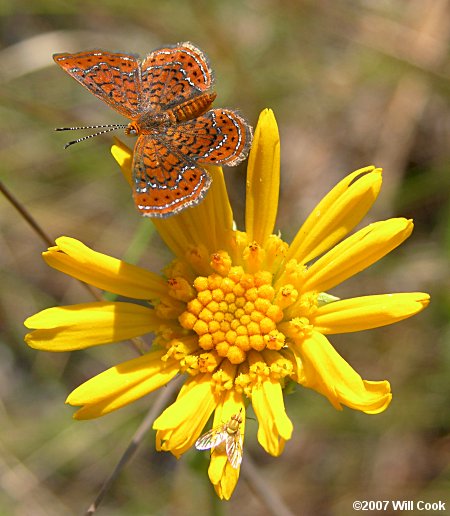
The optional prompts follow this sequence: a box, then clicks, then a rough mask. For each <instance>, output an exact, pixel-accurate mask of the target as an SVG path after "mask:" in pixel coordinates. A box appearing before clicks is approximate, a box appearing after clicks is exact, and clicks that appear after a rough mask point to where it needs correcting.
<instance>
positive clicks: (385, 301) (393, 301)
mask: <svg viewBox="0 0 450 516" xmlns="http://www.w3.org/2000/svg"><path fill="white" fill-rule="evenodd" d="M429 302H430V296H429V295H428V294H424V293H423V292H410V293H401V294H381V295H375V296H363V297H355V298H352V299H344V300H342V301H336V302H334V303H329V304H327V305H324V306H321V307H320V308H318V310H317V312H315V314H314V319H312V320H311V322H312V324H314V328H315V329H316V331H318V332H320V333H323V334H333V333H349V332H354V331H362V330H368V329H370V328H378V327H380V326H386V325H387V324H393V323H395V322H398V321H401V320H402V319H406V318H407V317H411V316H412V315H415V314H417V313H418V312H420V311H422V310H423V309H424V308H425V307H427V306H428V304H429Z"/></svg>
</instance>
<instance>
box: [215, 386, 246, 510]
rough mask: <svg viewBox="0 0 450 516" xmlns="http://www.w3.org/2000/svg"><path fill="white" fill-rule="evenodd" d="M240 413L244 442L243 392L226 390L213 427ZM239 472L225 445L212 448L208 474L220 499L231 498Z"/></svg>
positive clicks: (216, 411)
mask: <svg viewBox="0 0 450 516" xmlns="http://www.w3.org/2000/svg"><path fill="white" fill-rule="evenodd" d="M239 413H240V414H241V417H242V423H241V426H240V428H239V431H240V434H241V436H242V444H243V442H244V434H245V405H244V401H243V397H242V394H240V393H237V392H236V391H235V390H228V391H226V392H225V395H224V397H223V399H222V400H221V401H220V402H219V404H218V405H217V408H216V410H215V412H214V421H213V428H215V427H216V426H219V425H221V424H223V423H224V422H226V421H229V420H230V419H231V417H232V416H233V415H235V414H239ZM239 472H240V467H239V468H233V467H232V465H231V464H230V461H229V460H228V458H227V454H226V451H225V449H224V447H223V446H219V447H217V448H215V449H213V450H212V452H211V462H210V465H209V468H208V476H209V479H210V481H211V483H212V484H213V486H214V489H215V490H216V493H217V494H218V496H219V498H220V499H222V500H229V499H230V497H231V495H232V494H233V491H234V488H235V487H236V484H237V481H238V479H239Z"/></svg>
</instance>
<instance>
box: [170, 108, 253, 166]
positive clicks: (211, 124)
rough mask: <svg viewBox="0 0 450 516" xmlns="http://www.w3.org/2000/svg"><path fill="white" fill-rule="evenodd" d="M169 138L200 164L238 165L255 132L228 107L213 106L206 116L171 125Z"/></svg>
mask: <svg viewBox="0 0 450 516" xmlns="http://www.w3.org/2000/svg"><path fill="white" fill-rule="evenodd" d="M166 137H167V138H168V139H169V140H170V145H171V146H173V147H174V148H176V149H177V150H178V151H179V152H180V153H182V154H184V155H186V156H188V157H189V158H190V159H193V160H196V161H197V162H198V163H201V164H205V165H207V164H216V165H236V164H238V163H239V162H240V161H242V160H243V159H244V158H245V157H246V155H247V153H248V150H249V148H250V144H251V138H252V131H251V127H250V126H249V125H248V124H247V122H246V121H245V120H244V119H243V118H242V117H241V116H239V115H238V114H237V113H235V112H234V111H230V110H229V109H211V110H210V111H208V112H206V113H204V114H203V115H200V116H198V117H197V118H194V119H193V120H189V121H187V122H183V123H181V124H179V125H177V126H173V127H169V128H168V129H167V131H166Z"/></svg>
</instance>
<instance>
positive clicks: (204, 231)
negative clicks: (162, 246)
mask: <svg viewBox="0 0 450 516" xmlns="http://www.w3.org/2000/svg"><path fill="white" fill-rule="evenodd" d="M203 168H205V169H206V170H207V171H208V173H209V174H210V175H211V178H212V184H211V187H210V189H209V191H208V193H207V194H206V197H205V199H204V200H203V201H202V202H201V203H200V204H198V205H197V206H194V207H192V208H188V209H186V210H184V211H183V212H181V213H180V214H178V215H174V216H173V217H168V218H167V219H153V223H154V225H155V227H156V229H157V230H158V233H159V234H160V235H161V237H162V239H163V240H164V242H165V243H166V244H167V246H168V247H169V248H170V249H171V250H172V251H173V253H174V254H175V255H176V256H178V257H179V258H184V257H185V255H186V252H187V251H188V250H189V249H191V248H192V247H193V246H199V245H203V246H206V248H207V249H208V252H209V253H213V252H215V251H217V250H218V249H225V250H227V247H229V246H228V245H227V246H225V244H226V237H227V235H228V232H230V231H231V230H232V227H233V212H232V210H231V205H230V201H229V199H228V194H227V190H226V186H225V181H224V178H223V172H222V169H221V168H220V167H206V166H205V167H203Z"/></svg>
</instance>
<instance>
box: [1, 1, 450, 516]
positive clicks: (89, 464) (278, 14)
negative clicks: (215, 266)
mask: <svg viewBox="0 0 450 516" xmlns="http://www.w3.org/2000/svg"><path fill="white" fill-rule="evenodd" d="M0 24H1V26H0V27H1V28H0V42H1V48H2V50H0V134H1V140H0V142H1V143H0V161H1V166H0V170H1V179H2V181H3V182H4V184H5V185H6V186H7V187H8V189H9V190H10V191H11V192H13V193H14V195H15V196H16V197H17V198H18V199H19V200H20V202H21V203H22V204H23V205H24V206H25V207H26V208H27V209H28V210H29V212H30V213H31V214H32V215H33V216H34V217H35V218H36V220H37V221H38V222H39V224H40V225H42V227H44V228H45V230H46V232H47V233H48V234H49V235H50V237H51V238H55V237H57V236H59V235H61V234H65V235H69V236H73V237H76V238H79V239H80V240H82V241H84V242H85V243H86V244H88V245H91V246H94V247H95V248H96V249H97V250H99V251H102V252H105V253H108V254H111V255H113V256H117V257H123V256H124V255H125V254H126V253H129V252H131V251H133V252H135V253H136V252H138V251H136V250H135V247H134V246H135V245H136V243H134V244H132V242H133V238H134V237H133V235H138V237H136V239H135V240H137V241H138V242H142V241H143V242H144V244H145V245H144V250H143V252H142V254H141V256H140V263H142V264H144V265H145V266H148V267H149V268H150V269H152V270H155V271H158V270H159V269H160V267H161V266H162V264H164V263H165V261H166V260H167V258H168V256H169V255H168V252H167V250H165V248H164V246H163V245H162V244H161V242H160V241H159V239H158V237H157V236H156V235H155V234H153V233H152V232H151V230H150V224H149V225H146V226H145V227H144V228H142V223H141V221H140V220H139V218H138V215H137V213H136V212H135V210H134V207H133V206H132V202H131V200H130V193H129V191H128V188H127V185H126V183H125V182H124V180H123V178H122V177H121V176H120V174H119V173H118V169H117V167H116V165H115V164H114V162H113V160H112V157H111V156H110V153H109V148H108V146H109V144H110V141H111V140H110V138H109V137H107V136H105V137H100V138H98V139H96V140H94V141H90V142H86V143H83V144H80V145H77V146H75V147H73V148H70V149H69V150H67V151H64V150H63V148H62V147H63V144H64V143H65V141H66V140H65V135H64V134H62V133H54V132H53V128H54V127H57V126H65V125H69V124H73V125H76V124H84V123H94V124H95V123H107V122H111V123H113V122H119V121H120V117H118V116H117V115H116V114H115V113H113V112H112V111H111V110H109V109H108V108H107V107H105V106H103V105H101V103H100V102H99V101H97V100H96V99H95V98H94V97H93V96H92V95H89V94H88V93H87V92H86V91H84V90H83V89H82V88H81V87H79V86H78V85H77V84H76V83H75V82H74V81H72V80H70V79H69V78H68V77H67V76H66V75H65V74H63V73H62V72H61V70H60V69H59V68H58V67H57V66H55V65H54V64H53V62H52V61H51V54H52V53H54V52H63V51H78V50H81V49H87V48H94V47H100V48H104V49H108V50H121V51H130V52H136V53H139V54H141V55H142V54H145V53H146V52H148V51H150V50H151V49H153V48H156V47H158V46H160V45H162V44H166V43H175V42H177V41H186V40H190V41H193V42H194V43H195V44H197V45H198V46H199V47H200V48H202V49H203V50H204V51H205V52H206V53H207V55H208V56H209V57H210V59H211V62H212V64H213V67H214V69H215V72H216V79H217V88H216V89H217V92H218V100H217V102H216V105H218V106H220V105H222V106H229V107H238V108H240V110H241V111H242V112H243V113H245V115H246V117H247V118H248V119H249V120H250V121H251V122H252V123H253V124H254V123H255V122H256V119H257V116H258V113H259V112H260V110H262V109H263V108H265V107H271V108H272V109H273V110H274V111H275V114H276V116H277V120H278V123H279V126H280V132H281V142H282V150H281V152H282V190H281V198H280V214H279V219H278V228H277V229H280V230H281V231H282V233H283V235H284V236H285V237H286V239H290V238H291V237H292V236H293V235H294V234H295V232H296V230H297V228H298V227H299V225H300V223H301V221H302V220H303V219H304V217H305V215H306V214H307V213H308V211H309V210H310V209H311V207H312V206H313V205H314V204H315V203H316V202H317V201H318V200H319V198H320V197H321V195H322V194H324V193H325V192H326V191H327V190H328V189H329V188H330V187H331V186H332V185H333V184H335V183H336V182H337V181H338V180H339V179H340V178H341V177H342V176H343V175H344V174H345V173H346V172H350V171H351V170H353V169H356V168H360V167H362V166H365V165H368V164H372V163H374V164H376V165H378V166H381V167H383V168H384V170H385V175H384V187H383V190H382V194H381V197H380V199H379V200H378V202H377V204H376V206H375V207H374V210H373V211H372V213H371V215H370V216H371V217H373V219H384V218H388V217H389V216H393V215H394V216H395V215H403V216H407V217H411V218H413V219H414V221H415V224H416V229H415V232H414V233H413V236H412V237H411V238H410V239H409V241H408V242H407V243H406V244H405V245H403V246H402V248H401V249H398V250H396V251H395V252H394V253H393V254H392V256H390V257H388V258H386V259H385V260H383V262H382V263H381V264H379V265H377V266H376V267H373V268H372V269H371V270H370V271H368V272H366V273H364V274H361V275H360V276H358V277H357V278H355V279H354V280H352V281H350V282H349V284H348V285H346V286H345V292H344V290H341V293H343V294H345V295H355V294H360V293H382V292H389V291H415V290H420V291H427V292H430V293H431V295H432V304H431V305H430V307H429V308H428V310H427V311H425V312H424V313H422V314H420V315H419V316H417V317H416V318H413V319H411V320H408V321H405V322H403V323H400V324H398V325H394V326H392V327H387V328H382V329H380V330H375V331H370V332H364V333H361V334H356V335H347V336H341V337H340V338H333V339H332V341H333V343H334V344H335V345H336V347H337V348H338V349H339V351H340V352H341V353H342V354H343V356H344V357H345V358H346V359H347V360H348V361H349V362H350V363H351V364H352V365H353V366H354V367H355V368H356V369H357V370H358V371H359V372H360V373H361V375H362V376H363V377H364V378H367V379H373V380H378V379H385V378H386V379H389V381H390V382H391V384H392V387H393V392H394V400H393V402H392V405H391V406H390V408H389V409H388V410H387V412H386V413H384V414H381V415H377V416H367V415H364V414H360V413H356V412H352V411H351V410H347V409H346V410H344V411H343V412H337V411H335V410H334V409H333V408H332V407H331V406H330V405H329V404H328V402H327V401H326V400H325V399H323V398H322V397H320V396H318V395H316V394H315V393H314V392H312V391H305V390H298V391H297V392H296V393H294V394H293V395H291V396H289V397H288V399H287V405H288V411H289V415H290V416H291V417H292V419H293V421H294V423H295V434H294V437H293V439H292V440H291V441H290V442H289V443H288V445H287V447H286V450H285V453H284V455H283V456H282V457H281V458H279V459H273V458H272V457H269V456H267V455H266V454H265V453H264V452H263V451H262V449H261V448H260V447H259V445H258V444H257V442H256V439H255V434H256V423H255V422H252V421H249V422H248V425H247V430H248V438H247V441H246V445H247V444H248V451H249V452H250V453H251V454H252V456H253V459H254V461H255V463H256V464H257V465H258V472H259V474H260V475H261V477H262V478H263V479H264V480H265V481H266V482H268V483H270V485H272V486H273V488H274V489H275V490H276V491H277V492H278V494H279V496H280V497H281V498H282V499H283V500H284V501H285V503H286V505H287V506H288V507H290V509H291V511H292V513H293V514H299V515H302V516H303V515H304V516H309V515H311V516H312V515H314V516H317V515H319V516H320V515H329V514H333V515H338V516H340V515H347V514H350V513H351V512H352V510H351V502H352V500H354V499H359V500H375V499H383V500H390V499H405V500H406V499H417V500H419V499H423V500H427V501H437V500H443V501H447V504H448V505H449V506H450V496H449V494H448V493H449V489H448V486H449V480H450V467H449V463H450V460H449V459H450V436H449V430H450V410H449V408H448V407H449V404H448V399H449V395H450V380H449V379H450V343H449V329H450V328H449V308H450V298H449V292H450V289H449V267H448V263H449V251H450V232H449V223H448V222H449V215H450V204H449V192H450V171H449V163H450V161H449V158H450V145H449V136H450V116H449V114H450V113H449V107H448V105H449V99H450V94H449V91H450V88H449V81H450V60H449V54H448V48H449V38H450V7H449V2H448V1H446V0H411V1H409V2H399V1H397V2H396V1H394V0H385V1H383V2H373V1H370V0H366V1H364V0H359V1H358V0H356V1H343V2H333V1H332V0H320V1H315V2H314V1H311V0H310V1H307V0H303V1H299V0H279V1H275V0H259V1H258V0H246V1H244V2H241V1H238V0H230V1H227V2H220V1H219V0H215V1H209V2H207V1H201V0H196V1H190V2H175V1H174V2H169V1H167V2H164V1H160V2H156V1H154V0H151V1H144V0H140V1H136V2H125V3H124V2H119V1H116V0H111V1H99V2H88V1H87V0H84V1H80V2H69V1H68V0H38V1H35V2H27V1H26V0H22V1H19V2H16V1H15V0H4V2H3V4H1V6H0ZM244 174H245V168H244V167H241V168H239V169H228V170H227V172H226V176H227V182H228V186H229V190H230V195H231V198H232V200H233V205H234V209H235V216H236V220H237V223H238V225H239V224H242V220H243V202H244V201H243V189H244V177H245V176H244ZM365 222H367V220H366V221H365ZM0 225H1V233H0V249H1V252H0V274H1V294H0V296H1V297H0V321H1V325H2V335H1V341H0V387H1V388H0V392H1V399H2V405H1V413H0V418H1V419H0V421H1V425H0V513H1V514H5V515H9V514H12V515H18V516H28V515H33V516H36V515H37V516H40V515H45V516H53V515H58V516H60V515H65V514H68V515H69V514H80V513H81V512H83V511H84V510H86V509H87V507H88V506H89V504H90V503H91V501H92V500H93V499H94V497H95V495H96V493H97V492H98V489H99V487H100V485H101V483H102V482H103V480H104V479H105V478H106V477H107V476H108V475H109V473H110V472H111V470H112V469H113V467H114V465H115V463H116V462H117V460H118V459H119V457H120V454H121V450H124V449H125V447H126V446H127V443H128V442H129V440H130V438H131V436H132V435H133V433H134V431H135V429H136V428H137V427H138V425H139V422H140V421H141V419H142V418H143V416H144V414H145V412H146V411H147V409H148V406H149V404H150V403H151V402H152V399H153V398H152V397H151V396H150V397H149V398H148V399H144V400H141V401H140V402H138V403H136V404H134V405H133V406H130V407H128V408H126V409H124V410H123V411H119V413H117V414H112V415H110V416H108V417H106V418H104V419H103V420H99V421H90V422H75V421H73V420H72V419H71V412H72V410H71V409H70V408H69V407H65V406H64V405H63V401H64V399H65V396H66V395H67V394H68V392H70V390H71V389H72V388H73V387H75V386H76V385H78V384H79V383H81V382H82V381H83V380H85V379H86V378H89V377H90V376H92V375H93V374H94V373H96V372H98V371H101V370H103V369H104V368H106V367H108V366H110V365H112V364H115V363H117V362H119V361H123V360H125V359H127V358H131V357H132V356H133V352H132V350H131V349H129V348H126V347H125V346H124V345H123V344H122V345H120V344H117V345H112V346H107V347H104V348H99V349H94V350H91V351H86V352H77V353H73V354H71V355H69V354H61V355H52V354H49V353H39V352H36V351H34V350H32V349H28V348H27V347H26V345H25V344H24V342H23V335H24V333H25V330H24V328H23V320H24V319H25V318H26V317H27V316H29V315H30V314H33V313H35V312H37V311H39V310H41V309H43V308H46V307H48V306H53V305H55V304H61V303H76V302H83V301H88V300H89V294H88V293H87V292H86V291H85V290H84V289H83V288H82V287H81V286H80V285H79V284H76V283H75V282H74V281H73V280H71V279H70V278H68V277H65V276H63V275H62V274H60V273H57V272H55V271H53V270H50V269H49V268H48V267H47V266H46V265H45V264H44V263H43V261H42V260H41V258H40V253H41V251H42V250H43V249H44V248H45V245H44V244H43V242H42V241H41V240H40V239H39V237H38V236H37V235H36V234H35V233H34V232H32V231H31V230H30V228H29V226H28V225H27V224H26V223H25V222H24V221H23V220H22V219H21V218H20V217H19V215H18V213H17V212H16V211H15V210H14V209H13V208H12V207H11V205H10V204H9V203H7V202H2V203H0ZM130 246H132V249H131V251H130ZM337 295H339V292H337ZM153 437H154V436H153V433H152V432H149V435H148V438H146V439H145V440H144V443H143V445H142V447H141V449H140V451H139V452H138V455H137V457H136V458H135V460H134V461H133V462H132V463H131V464H130V465H129V466H128V467H127V468H126V470H125V471H124V472H123V474H122V475H121V477H120V478H119V480H118V481H117V482H116V483H115V484H114V486H113V488H112V490H111V491H110V492H109V494H108V496H107V498H106V500H105V503H104V506H103V512H102V511H100V514H107V515H108V516H109V515H113V516H114V515H122V514H123V515H125V514H127V515H129V514H132V515H148V514H152V515H153V514H157V515H160V514H161V515H163V514H171V515H183V516H184V515H189V514H195V515H199V514H224V515H226V514H230V515H231V514H244V513H245V514H246V515H250V516H251V515H256V514H258V515H261V514H269V512H268V509H267V507H266V506H264V504H263V503H262V501H261V499H260V497H259V496H256V495H254V494H253V492H252V491H251V490H249V488H248V485H247V484H246V482H245V480H243V479H241V481H240V484H239V486H238V488H237V490H236V492H235V494H234V496H233V498H232V500H231V501H230V502H228V503H220V502H218V501H217V500H215V498H214V495H212V494H211V491H212V489H211V487H210V486H209V485H208V483H207V481H206V479H205V468H206V461H204V460H203V457H202V456H201V455H200V454H196V453H190V454H188V455H187V456H186V457H184V458H183V459H181V460H180V461H178V462H177V461H176V460H175V459H173V457H171V456H168V455H165V454H158V453H156V452H154V441H153ZM387 514H389V512H388V513H387Z"/></svg>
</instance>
